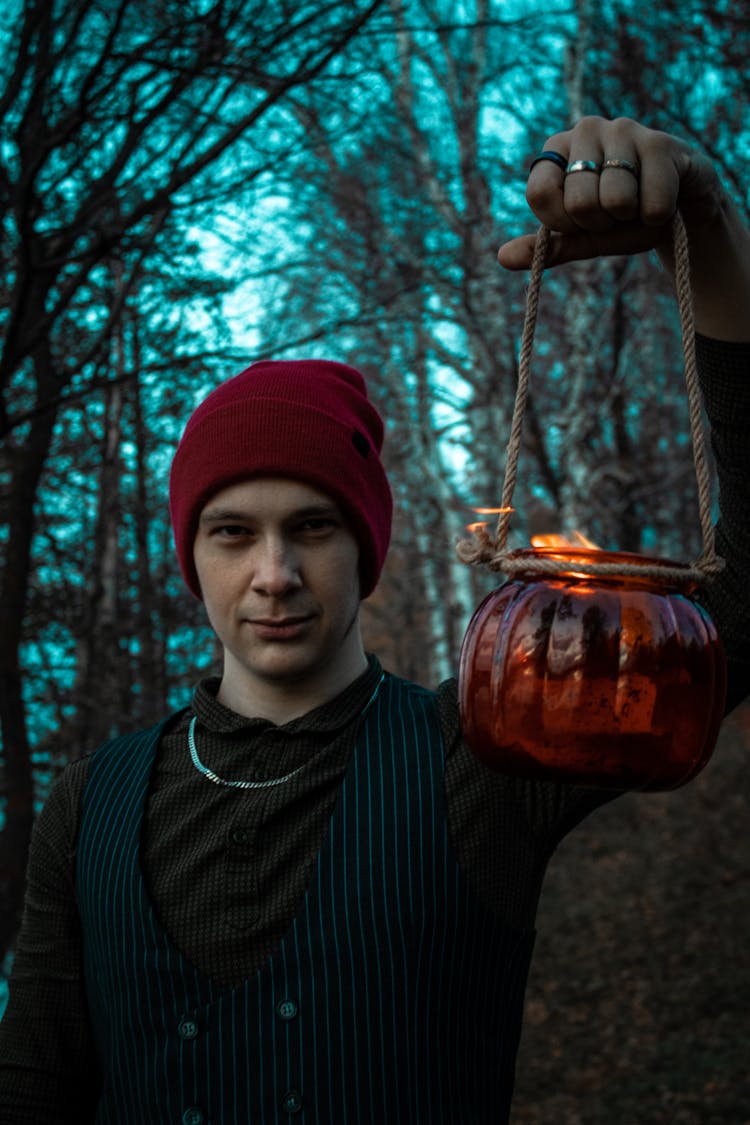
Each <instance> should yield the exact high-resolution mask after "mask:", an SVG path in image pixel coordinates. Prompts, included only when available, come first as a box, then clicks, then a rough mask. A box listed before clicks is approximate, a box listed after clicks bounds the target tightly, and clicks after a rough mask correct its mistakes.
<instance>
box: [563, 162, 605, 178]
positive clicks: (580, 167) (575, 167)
mask: <svg viewBox="0 0 750 1125" xmlns="http://www.w3.org/2000/svg"><path fill="white" fill-rule="evenodd" d="M600 171H601V168H600V167H599V165H598V164H597V163H596V161H595V160H574V161H573V163H572V164H569V165H568V167H567V168H566V169H565V175H566V176H569V175H571V173H572V172H596V174H597V175H599V172H600Z"/></svg>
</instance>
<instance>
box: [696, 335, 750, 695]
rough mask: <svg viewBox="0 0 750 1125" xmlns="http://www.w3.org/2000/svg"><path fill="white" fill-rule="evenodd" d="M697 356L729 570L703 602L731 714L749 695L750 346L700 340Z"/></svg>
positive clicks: (720, 539) (721, 547)
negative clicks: (722, 663) (717, 644)
mask: <svg viewBox="0 0 750 1125" xmlns="http://www.w3.org/2000/svg"><path fill="white" fill-rule="evenodd" d="M697 353H698V363H699V370H700V377H701V386H702V389H703V396H704V401H705V404H706V411H707V414H708V417H709V419H710V422H711V439H712V445H713V450H714V455H715V461H716V467H717V473H718V479H719V508H720V516H719V521H718V524H717V529H716V533H717V537H716V547H717V551H718V553H719V554H720V555H721V556H722V557H723V558H724V560H725V564H726V565H725V567H724V569H723V570H722V571H721V572H720V573H719V575H718V576H717V577H716V578H715V579H713V580H712V581H711V583H710V584H709V586H708V587H707V588H706V590H705V593H704V597H703V600H704V601H705V603H706V605H707V606H708V608H709V609H710V611H711V615H712V617H713V618H714V621H715V622H716V625H717V628H718V630H719V633H720V635H721V638H722V641H723V642H724V647H725V649H726V652H727V657H728V661H729V691H728V698H727V709H728V710H731V709H732V707H734V706H736V705H737V704H738V703H740V702H741V701H742V700H743V699H744V698H745V697H746V696H747V695H748V693H750V448H749V447H748V442H747V433H748V429H750V343H746V344H743V343H736V342H735V343H726V342H725V343H720V342H717V341H716V340H713V339H705V338H701V337H699V338H698V340H697Z"/></svg>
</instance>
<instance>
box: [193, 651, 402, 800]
mask: <svg viewBox="0 0 750 1125" xmlns="http://www.w3.org/2000/svg"><path fill="white" fill-rule="evenodd" d="M384 679H385V672H383V673H382V675H381V677H380V679H379V680H378V682H377V685H376V687H375V691H374V692H373V693H372V695H371V696H370V698H369V699H368V700H367V703H365V705H364V707H363V708H362V711H361V712H360V716H359V722H360V723H361V722H362V719H363V718H364V717H365V715H366V713H367V712H368V711H369V709H370V707H371V706H372V704H373V703H374V702H375V699H376V698H377V694H378V692H379V691H380V685H381V684H382V682H383V680H384ZM196 722H197V716H196V715H193V717H192V719H191V720H190V726H189V727H188V747H189V748H190V758H191V761H192V763H193V765H194V766H195V768H196V769H197V771H198V773H202V774H203V776H204V777H205V778H208V780H209V781H213V783H214V785H225V786H226V787H227V788H229V789H270V788H271V787H272V786H274V785H283V784H284V782H285V781H289V779H290V778H291V777H294V775H295V774H298V773H299V772H300V771H301V770H303V769H304V768H305V766H306V765H307V762H303V763H302V765H301V766H297V768H296V770H292V772H291V773H287V774H284V776H283V777H272V778H269V780H268V781H230V780H228V778H226V777H219V775H218V773H214V771H213V770H212V769H209V768H208V766H205V765H204V764H203V762H202V761H201V760H200V758H199V757H198V750H197V749H196V745H195V724H196Z"/></svg>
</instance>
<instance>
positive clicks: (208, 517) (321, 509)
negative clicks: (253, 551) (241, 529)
mask: <svg viewBox="0 0 750 1125" xmlns="http://www.w3.org/2000/svg"><path fill="white" fill-rule="evenodd" d="M254 515H255V513H254V512H253V511H252V510H251V509H249V508H248V509H245V510H244V511H243V510H242V509H238V508H207V509H206V511H204V512H202V513H201V517H200V522H201V523H202V524H212V523H243V522H246V521H249V520H252V519H253V518H254ZM316 516H318V517H320V516H336V517H337V518H339V519H340V518H341V512H340V510H339V508H338V506H337V505H336V504H306V505H305V506H304V507H302V508H294V509H292V511H290V512H287V513H286V515H284V517H283V519H284V522H285V523H286V522H288V521H294V520H300V519H303V520H304V519H312V518H314V517H316Z"/></svg>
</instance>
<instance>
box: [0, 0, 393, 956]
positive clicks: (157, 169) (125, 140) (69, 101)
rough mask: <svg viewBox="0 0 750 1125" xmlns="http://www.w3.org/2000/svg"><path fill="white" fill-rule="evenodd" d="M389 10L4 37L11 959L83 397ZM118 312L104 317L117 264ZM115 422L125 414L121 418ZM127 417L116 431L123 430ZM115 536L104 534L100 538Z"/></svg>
mask: <svg viewBox="0 0 750 1125" xmlns="http://www.w3.org/2000/svg"><path fill="white" fill-rule="evenodd" d="M379 3H380V0H362V2H361V3H358V2H356V0H355V2H352V0H346V2H343V0H339V2H334V0H331V2H329V3H326V4H323V5H321V4H316V3H312V2H311V3H302V4H296V3H295V4H290V3H286V2H279V3H274V4H266V3H260V2H258V0H214V2H213V3H210V4H208V5H206V4H203V3H196V2H192V0H184V2H180V3H176V2H170V0H166V2H165V3H163V4H159V5H151V4H146V3H139V2H136V3H133V2H132V0H127V2H125V0H120V2H116V3H114V4H102V3H99V2H97V0H55V2H52V3H51V2H49V0H25V2H24V3H22V4H20V5H19V6H18V8H17V18H16V19H15V20H14V22H13V23H12V26H11V27H10V30H9V31H8V32H7V34H6V37H5V42H4V52H3V61H2V67H3V71H4V74H3V78H4V88H3V93H2V95H1V96H0V130H1V134H2V154H1V156H0V161H1V163H0V217H2V226H1V227H0V230H1V231H2V235H1V237H2V242H3V254H4V261H5V262H6V269H5V271H4V278H3V282H2V287H3V294H2V296H3V302H2V305H3V310H4V311H3V312H2V313H0V323H1V324H2V334H3V342H2V351H1V352H0V394H1V395H2V398H0V434H2V436H3V439H4V443H5V444H4V448H3V453H2V471H3V498H2V506H3V516H4V519H5V521H6V524H7V529H8V530H7V534H6V538H5V543H4V547H5V559H4V565H3V570H2V575H1V576H0V722H1V724H2V734H3V744H4V745H3V750H4V766H5V792H6V800H7V804H6V818H5V825H4V828H3V831H2V835H0V918H1V921H0V946H1V947H3V948H5V947H7V944H8V942H9V940H10V939H11V935H12V933H13V931H14V927H15V924H16V916H17V914H18V910H19V908H20V902H21V895H22V887H23V872H24V857H25V854H26V851H27V844H28V839H29V833H30V829H31V822H32V815H33V804H32V768H31V762H30V755H29V737H28V730H27V719H26V714H25V709H24V703H23V691H22V672H21V665H20V660H19V651H20V647H21V644H22V639H23V635H24V634H23V625H24V615H25V611H26V606H27V603H28V597H29V592H30V591H29V574H30V558H31V552H32V544H33V540H34V536H35V532H36V531H37V527H36V523H35V516H36V512H37V504H36V499H37V493H38V489H39V484H40V480H41V478H42V474H43V472H44V470H45V466H46V463H47V459H48V454H49V450H50V445H51V442H52V439H53V434H54V429H55V423H56V419H57V417H58V413H59V410H60V405H61V403H62V402H63V400H64V398H65V395H66V393H67V392H68V391H69V390H70V388H71V385H72V382H73V381H74V380H81V379H82V380H84V381H85V380H87V379H88V380H94V379H95V377H96V372H97V371H98V370H101V364H102V362H103V361H104V360H105V359H106V357H107V355H108V354H109V352H108V349H109V347H110V343H109V341H110V340H111V338H112V336H113V333H114V332H115V328H116V325H117V324H118V322H119V320H120V317H121V315H122V310H123V308H124V306H125V304H126V302H127V299H128V295H129V294H130V293H131V292H132V291H133V288H134V286H136V284H137V282H138V279H139V277H140V275H141V272H142V268H143V263H144V261H145V260H146V258H147V257H148V255H149V253H151V252H152V249H153V247H154V246H155V245H157V244H158V241H159V239H160V238H161V237H163V233H164V231H165V230H166V229H167V228H168V227H169V226H170V224H171V225H174V224H175V223H176V222H177V221H179V220H180V219H181V217H182V215H183V213H184V212H185V210H186V209H187V208H188V206H189V205H190V204H191V203H192V205H193V206H196V205H197V204H199V203H201V202H203V203H205V201H206V200H208V199H210V198H214V199H215V198H217V197H225V196H226V195H227V194H231V193H232V192H233V191H236V190H237V188H238V185H239V184H241V185H242V186H243V187H244V188H246V187H247V185H248V184H249V183H250V182H251V181H252V180H253V179H254V178H256V177H258V176H259V175H260V174H261V173H262V172H263V171H265V170H267V168H268V167H269V164H270V161H271V156H270V155H269V153H268V152H266V151H264V150H263V148H262V146H261V147H258V146H256V145H255V144H254V137H255V135H256V133H257V131H258V130H259V128H260V126H261V124H265V123H266V122H267V121H270V120H271V119H272V118H273V115H274V113H275V112H276V111H277V109H278V107H279V106H280V104H281V103H282V101H283V99H284V98H285V97H286V96H287V95H288V94H289V92H290V91H291V90H293V89H295V88H298V87H300V86H302V85H305V84H307V83H314V82H315V81H316V80H318V79H319V78H320V77H321V76H322V75H324V74H325V72H326V70H327V68H329V66H330V65H331V63H332V61H333V60H335V59H336V57H337V56H338V55H339V54H340V53H341V52H342V51H343V50H345V48H346V47H347V44H348V43H349V42H350V41H351V40H352V38H353V37H354V36H355V35H356V34H357V33H358V31H359V30H360V29H361V28H362V27H363V26H364V25H365V24H366V23H367V21H368V20H369V19H370V18H371V17H372V15H373V14H374V13H375V11H376V10H377V8H378V7H379ZM115 257H116V258H118V259H119V261H120V263H121V269H120V270H119V272H118V275H117V284H116V287H114V288H113V290H112V293H111V298H110V299H109V300H108V301H107V302H106V303H105V307H104V308H102V307H99V308H97V307H96V306H95V305H92V302H91V300H90V289H91V287H92V286H94V287H96V286H97V285H100V284H102V275H103V272H105V273H106V270H107V261H111V260H112V259H113V258H115ZM115 414H116V411H115ZM113 417H114V415H113ZM103 533H104V532H103Z"/></svg>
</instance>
